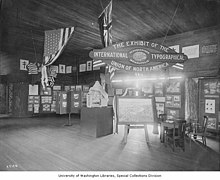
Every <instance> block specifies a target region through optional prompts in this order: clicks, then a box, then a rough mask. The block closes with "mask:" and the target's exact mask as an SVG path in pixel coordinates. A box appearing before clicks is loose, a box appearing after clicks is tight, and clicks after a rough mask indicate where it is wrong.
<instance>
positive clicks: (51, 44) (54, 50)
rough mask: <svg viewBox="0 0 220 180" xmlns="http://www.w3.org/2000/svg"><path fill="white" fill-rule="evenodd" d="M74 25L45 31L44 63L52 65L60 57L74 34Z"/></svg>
mask: <svg viewBox="0 0 220 180" xmlns="http://www.w3.org/2000/svg"><path fill="white" fill-rule="evenodd" d="M73 31H74V27H69V28H61V29H57V30H50V31H45V41H44V60H43V64H44V65H46V66H48V65H51V64H52V63H53V62H54V61H56V59H57V58H58V57H59V55H60V54H61V52H62V51H63V49H64V47H65V45H66V44H67V42H68V40H69V39H70V37H71V35H72V34H73Z"/></svg>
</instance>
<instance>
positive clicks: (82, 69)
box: [79, 64, 86, 72]
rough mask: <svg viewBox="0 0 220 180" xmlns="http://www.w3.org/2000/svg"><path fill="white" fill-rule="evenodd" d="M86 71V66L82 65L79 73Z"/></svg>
mask: <svg viewBox="0 0 220 180" xmlns="http://www.w3.org/2000/svg"><path fill="white" fill-rule="evenodd" d="M85 71H86V64H80V65H79V72H85Z"/></svg>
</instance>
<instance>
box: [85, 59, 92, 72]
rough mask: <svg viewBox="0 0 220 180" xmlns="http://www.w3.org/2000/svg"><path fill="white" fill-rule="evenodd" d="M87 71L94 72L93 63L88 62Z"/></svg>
mask: <svg viewBox="0 0 220 180" xmlns="http://www.w3.org/2000/svg"><path fill="white" fill-rule="evenodd" d="M86 70H87V71H92V61H87V62H86Z"/></svg>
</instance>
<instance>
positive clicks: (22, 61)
mask: <svg viewBox="0 0 220 180" xmlns="http://www.w3.org/2000/svg"><path fill="white" fill-rule="evenodd" d="M28 64H29V60H25V59H20V70H23V71H27V65H28Z"/></svg>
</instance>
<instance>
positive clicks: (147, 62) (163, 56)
mask: <svg viewBox="0 0 220 180" xmlns="http://www.w3.org/2000/svg"><path fill="white" fill-rule="evenodd" d="M89 56H90V57H91V58H92V59H94V60H102V61H103V62H105V63H107V64H109V65H111V66H113V67H115V68H116V69H121V70H126V71H135V72H140V71H152V70H158V69H161V68H164V67H168V66H171V65H173V64H175V63H183V62H184V61H185V60H187V59H188V58H187V56H186V55H184V54H183V53H177V52H175V51H174V50H173V49H170V48H168V47H166V46H163V45H160V44H157V43H154V42H150V41H125V42H121V43H117V44H114V45H112V46H108V47H106V48H104V49H94V50H93V51H91V52H90V53H89Z"/></svg>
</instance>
